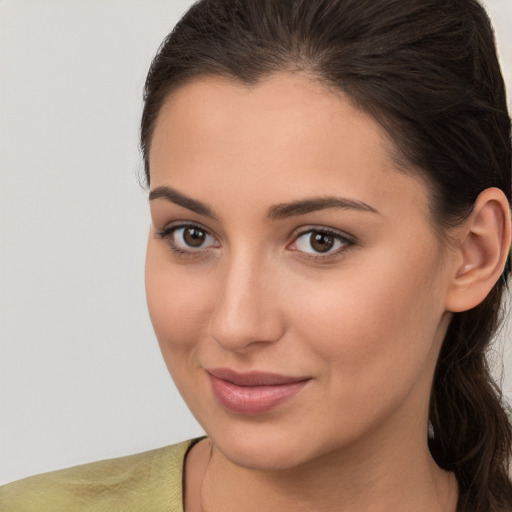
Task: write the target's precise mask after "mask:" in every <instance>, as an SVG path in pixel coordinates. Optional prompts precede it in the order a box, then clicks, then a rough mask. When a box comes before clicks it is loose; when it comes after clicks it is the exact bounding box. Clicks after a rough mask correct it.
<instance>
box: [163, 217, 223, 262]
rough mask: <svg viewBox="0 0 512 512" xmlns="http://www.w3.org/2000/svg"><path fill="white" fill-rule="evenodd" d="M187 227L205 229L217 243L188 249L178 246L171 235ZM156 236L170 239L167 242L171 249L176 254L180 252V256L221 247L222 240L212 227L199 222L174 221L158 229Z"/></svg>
mask: <svg viewBox="0 0 512 512" xmlns="http://www.w3.org/2000/svg"><path fill="white" fill-rule="evenodd" d="M185 228H196V229H199V230H200V231H204V232H205V233H206V235H207V236H209V237H212V238H213V239H215V240H216V242H217V243H216V245H210V246H207V247H199V248H197V249H195V248H193V247H189V248H188V249H184V248H181V247H178V246H177V245H176V244H175V243H173V242H172V241H171V237H172V235H173V234H174V233H175V232H176V231H178V230H179V229H185ZM155 236H156V237H157V238H159V239H164V240H165V239H169V240H168V241H167V243H168V244H169V246H170V248H171V250H172V251H173V252H174V253H175V254H178V255H180V256H191V257H194V256H200V255H202V254H203V253H205V252H208V251H209V250H210V249H212V248H214V249H216V248H218V247H220V242H219V239H218V237H217V236H216V235H214V234H213V233H212V232H211V230H210V229H208V228H206V227H204V226H203V225H202V224H200V223H199V222H191V221H173V222H171V223H169V224H167V225H166V226H165V227H163V228H162V229H160V230H158V231H157V233H156V235H155Z"/></svg>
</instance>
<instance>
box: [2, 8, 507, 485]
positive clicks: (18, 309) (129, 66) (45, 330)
mask: <svg viewBox="0 0 512 512" xmlns="http://www.w3.org/2000/svg"><path fill="white" fill-rule="evenodd" d="M190 4H191V2H190V1H189V0H182V1H180V0H165V1H163V0H87V1H85V0H0V73H1V75H0V112H1V115H0V262H1V264H0V336H1V346H0V371H1V375H0V385H1V388H0V398H1V409H0V413H1V423H0V429H1V430H0V434H1V438H0V483H5V482H8V481H11V480H15V479H18V478H21V477H23V476H27V475H30V474H34V473H39V472H43V471H49V470H52V469H57V468H61V467H67V466H71V465H75V464H79V463H84V462H89V461H93V460H98V459H102V458H109V457H115V456H119V455H125V454H129V453H134V452H137V451H142V450H146V449H150V448H155V447H158V446H162V445H165V444H170V443H173V442H177V441H180V440H183V439H187V438H190V437H193V436H196V435H200V434H201V429H200V427H199V426H198V425H197V424H196V423H195V421H194V420H193V418H192V417H191V415H190V413H189V412H188V411H187V408H186V406H185V405H184V404H183V402H182V401H181V398H180V397H179V396H178V393H177V391H176V390H175V388H174V386H173V384H172V382H171V380H170V377H169V376H168V374H167V370H166V368H165V365H164V363H163V361H162V360H161V356H160V352H159V350H158V346H157V342H156V340H155V338H154V335H153V332H152V328H151V325H150V321H149V318H148V315H147V312H146V304H145V296H144V284H143V264H144V251H145V238H146V236H147V230H148V226H149V215H148V212H147V205H146V192H145V191H144V190H143V189H142V188H141V187H140V186H139V185H138V183H137V176H138V175H141V174H142V163H141V160H140V156H139V153H138V138H137V137H138V123H139V117H140V111H141V97H142V86H143V82H144V77H145V73H146V71H147V68H148V65H149V63H150V60H151V58H152V56H153V55H154V53H155V51H156V49H157V47H158V45H159V44H160V42H161V40H162V39H163V37H164V36H165V35H166V34H167V33H168V32H169V30H170V28H171V27H172V26H173V25H174V23H175V22H176V21H177V20H178V18H179V16H180V15H181V14H182V13H183V12H184V11H185V10H186V8H187V7H188V6H189V5H190ZM487 5H488V8H489V11H490V14H491V15H492V17H493V19H494V22H495V28H496V31H497V35H498V42H499V51H500V54H501V58H502V61H503V62H502V65H503V69H504V72H505V76H506V79H507V82H508V84H509V88H510V87H512V29H511V27H512V0H488V2H487ZM502 338H503V340H505V341H506V343H507V344H508V345H511V344H512V341H511V338H512V331H511V329H510V326H509V329H508V331H507V333H506V334H504V335H503V336H502ZM507 350H508V352H507V353H506V356H505V361H506V363H505V364H506V369H505V384H504V386H505V390H506V392H507V394H508V395H509V397H512V347H511V348H508V349H507Z"/></svg>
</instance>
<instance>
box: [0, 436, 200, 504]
mask: <svg viewBox="0 0 512 512" xmlns="http://www.w3.org/2000/svg"><path fill="white" fill-rule="evenodd" d="M198 440H199V439H194V440H191V441H185V442H183V443H179V444H175V445H172V446H166V447H164V448H158V449H156V450H151V451H149V452H143V453H138V454H136V455H130V456H128V457H120V458H117V459H109V460H102V461H99V462H93V463H91V464H84V465H82V466H76V467H73V468H69V469H62V470H60V471H53V472H51V473H44V474H41V475H36V476H32V477H29V478H25V479H23V480H18V481H17V482H13V483H10V484H7V485H4V486H3V487H0V510H1V511H2V512H73V511H75V510H76V511H80V512H107V511H108V512H138V511H140V512H183V462H184V460H185V455H186V453H187V451H188V449H189V448H190V447H191V446H192V445H193V444H194V443H195V442H197V441H198Z"/></svg>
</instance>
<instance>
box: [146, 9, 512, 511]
mask: <svg viewBox="0 0 512 512" xmlns="http://www.w3.org/2000/svg"><path fill="white" fill-rule="evenodd" d="M278 71H287V72H291V73H294V72H306V73H308V75H310V76H311V75H312V76H314V77H315V78H316V79H318V80H320V81H322V82H323V83H325V84H326V85H328V86H331V87H335V88H338V89H339V90H341V91H344V92H345V93H346V94H347V95H348V96H349V97H350V98H351V99H352V101H353V102H354V103H355V104H356V105H357V106H358V107H359V108H361V109H362V110H364V111H366V112H368V113H370V114H371V115H372V116H374V118H376V119H377V120H378V121H379V122H380V123H381V124H382V125H383V126H384V127H385V129H386V130H387V131H388V133H389V134H390V136H391V138H392V139H393V141H394V143H395V145H396V148H397V150H398V151H397V153H398V154H399V155H400V159H401V161H402V163H403V165H402V167H404V168H405V169H406V170H407V171H406V172H418V173H420V174H421V175H422V176H423V178H424V179H426V180H427V182H428V183H429V186H430V189H431V195H432V198H431V210H432V214H433V217H434V221H435V224H436V226H438V227H439V228H440V230H439V231H440V232H441V233H442V232H443V231H444V229H443V228H446V227H449V226H453V225H455V224H457V223H458V222H460V221H461V220H462V219H464V218H465V217H466V216H467V215H468V213H469V212H470V211H471V209H472V207H473V205H474V203H475V200H476V198H477V196H478V194H479V193H480V192H482V191H483V190H484V189H486V188H488V187H498V188H500V189H501V190H503V192H504V193H505V194H506V196H507V198H508V199H509V202H510V200H511V167H512V164H511V139H510V136H511V133H510V117H509V114H508V112H507V105H506V97H505V87H504V83H503V78H502V76H501V72H500V67H499V64H498V61H497V57H496V50H495V42H494V34H493V30H492V27H491V24H490V21H489V19H488V17H487V15H486V13H485V11H484V9H483V8H482V6H481V5H480V4H479V3H478V2H477V1H476V0H406V1H405V0H201V1H199V2H197V3H195V4H194V5H193V6H192V7H191V8H190V10H189V11H188V12H187V13H186V14H185V16H184V17H183V18H182V19H181V21H180V22H179V23H178V25H177V26H176V27H175V28H174V30H173V31H172V32H171V34H169V36H168V37H167V38H166V39H165V41H164V42H163V43H162V45H161V47H160V49H159V51H158V54H157V56H156V57H155V59H154V61H153V63H152V65H151V68H150V70H149V74H148V77H147V81H146V87H145V97H144V99H145V104H144V112H143V115H142V122H141V149H142V153H143V157H144V164H145V171H146V179H147V182H148V183H149V181H150V168H149V152H150V148H151V139H152V133H153V129H154V126H155V121H156V119H157V117H158V114H159V111H160V109H161V106H162V104H163V102H164V100H165V99H166V98H167V96H168V95H169V93H170V92H171V91H172V90H173V89H175V88H176V87H178V86H180V85H182V84H184V83H186V82H188V81H190V80H192V79H194V78H196V77H200V76H205V75H217V76H223V77H226V78H227V79H230V80H236V81H240V82H242V83H246V84H255V83H257V82H258V81H260V80H262V79H264V78H265V77H266V76H268V75H269V74H271V73H274V72H278ZM509 270H510V261H509V264H508V265H507V269H505V271H504V273H503V276H502V279H500V280H499V281H498V282H497V283H496V285H495V286H494V288H493V289H492V291H491V292H490V294H489V295H488V297H487V298H486V299H485V300H484V301H483V302H482V303H481V304H480V305H479V306H477V307H475V308H473V309H472V310H470V311H466V312H463V313H458V314H455V315H454V317H453V320H452V322H451V324H450V327H449V330H448V333H447V335H446V338H445V340H444V344H443V347H442V350H441V354H440V357H439V361H438V364H437V367H436V372H435V376H434V384H433V389H432V395H431V404H430V421H431V423H432V427H433V431H434V436H433V437H431V438H430V439H429V446H430V450H431V453H432V455H433V457H434V459H435V460H436V462H437V463H438V465H439V466H441V467H443V468H445V469H448V470H450V471H453V472H454V473H455V475H456V476H457V480H458V483H459V488H460V498H459V510H460V511H464V512H469V511H471V512H494V511H512V483H511V480H510V476H509V474H508V471H509V463H510V457H511V446H512V432H511V425H510V423H509V420H508V418H507V415H506V412H505V409H504V405H503V403H502V395H501V391H500V389H499V386H497V385H496V384H495V382H494V381H493V379H492V377H491V375H490V372H489V367H488V362H487V359H486V353H487V350H488V347H489V344H490V343H491V340H492V337H493V335H494V333H495V332H496V330H497V327H498V324H499V316H500V304H501V298H502V294H503V292H504V289H505V287H506V278H507V275H508V271H509Z"/></svg>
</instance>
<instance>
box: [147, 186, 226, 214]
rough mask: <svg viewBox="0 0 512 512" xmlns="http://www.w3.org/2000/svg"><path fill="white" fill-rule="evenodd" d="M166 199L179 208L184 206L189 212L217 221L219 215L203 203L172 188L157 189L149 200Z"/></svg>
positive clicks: (150, 194) (150, 195) (151, 193)
mask: <svg viewBox="0 0 512 512" xmlns="http://www.w3.org/2000/svg"><path fill="white" fill-rule="evenodd" d="M160 198H163V199H166V200H167V201H170V202H171V203H174V204H177V205H178V206H182V207H183V208H186V209H187V210H191V211H193V212H195V213H198V214H199V215H204V216H205V217H209V218H211V219H217V218H218V217H217V215H215V213H213V210H212V209H211V208H210V207H209V206H208V205H206V204H205V203H202V202H201V201H197V200H196V199H192V198H191V197H187V196H186V195H184V194H182V193H181V192H178V191H177V190H174V189H173V188H170V187H157V188H155V189H154V190H152V191H151V192H150V193H149V200H150V201H154V200H155V199H160Z"/></svg>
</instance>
